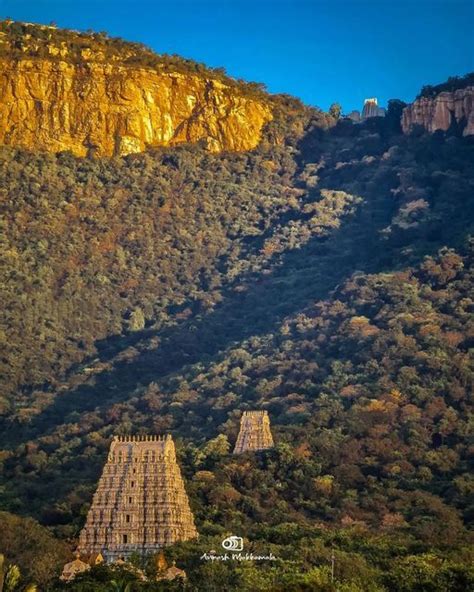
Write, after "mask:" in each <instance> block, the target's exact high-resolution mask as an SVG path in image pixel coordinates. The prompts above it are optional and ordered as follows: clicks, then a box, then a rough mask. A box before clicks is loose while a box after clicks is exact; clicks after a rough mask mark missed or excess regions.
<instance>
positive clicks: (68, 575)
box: [59, 553, 91, 582]
mask: <svg viewBox="0 0 474 592" xmlns="http://www.w3.org/2000/svg"><path fill="white" fill-rule="evenodd" d="M90 568H91V566H90V565H89V564H88V563H86V562H85V561H81V559H80V558H79V553H76V558H75V559H74V561H70V562H69V563H66V565H65V566H64V567H63V573H62V574H61V576H60V577H59V579H60V580H62V581H63V582H72V580H73V579H74V578H75V577H76V576H77V575H79V574H81V573H84V572H85V571H88V570H89V569H90Z"/></svg>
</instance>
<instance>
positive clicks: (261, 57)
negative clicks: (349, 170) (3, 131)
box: [0, 0, 474, 111]
mask: <svg viewBox="0 0 474 592" xmlns="http://www.w3.org/2000/svg"><path fill="white" fill-rule="evenodd" d="M6 16H9V17H11V18H13V19H17V20H24V21H29V22H41V23H49V22H50V21H55V22H56V24H57V25H58V26H60V27H68V28H74V29H80V30H86V29H95V30H99V31H104V30H105V31H107V32H108V33H109V34H110V35H112V36H120V37H123V38H125V39H129V40H133V41H141V42H143V43H145V44H147V45H149V46H150V47H152V48H153V49H154V50H156V51H157V52H166V53H177V54H180V55H182V56H185V57H190V58H193V59H195V60H198V61H200V62H204V63H206V64H208V65H210V66H224V67H225V68H226V70H227V71H228V73H229V74H231V75H232V76H236V77H239V78H244V79H246V80H255V81H259V82H264V83H265V84H266V85H267V86H268V88H269V90H270V91H271V92H286V93H289V94H292V95H295V96H298V97H300V98H301V99H302V100H303V101H305V102H306V103H308V104H312V105H318V106H320V107H322V108H324V109H326V108H327V107H328V106H329V105H330V103H332V102H334V101H338V102H340V103H341V104H342V105H343V108H344V110H345V111H349V110H351V109H354V108H360V107H361V104H362V102H363V99H364V98H365V97H372V96H376V97H378V99H379V103H380V104H382V105H383V104H386V102H387V101H388V99H390V98H400V99H403V100H405V101H410V100H412V99H413V98H414V96H415V95H416V94H417V92H418V91H419V89H420V88H421V86H423V85H424V84H435V83H438V82H442V81H443V80H445V79H446V78H447V77H448V76H451V75H460V74H465V73H466V72H468V71H472V70H474V41H473V39H474V37H473V35H472V23H473V22H474V0H411V1H408V0H402V1H398V2H397V1H395V0H394V1H389V0H377V1H376V0H361V1H358V0H345V1H342V0H293V1H291V0H253V1H250V0H166V1H165V0H0V17H6Z"/></svg>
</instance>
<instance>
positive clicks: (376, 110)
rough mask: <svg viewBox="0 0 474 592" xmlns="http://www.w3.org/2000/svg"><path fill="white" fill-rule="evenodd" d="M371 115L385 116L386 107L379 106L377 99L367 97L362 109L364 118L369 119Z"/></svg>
mask: <svg viewBox="0 0 474 592" xmlns="http://www.w3.org/2000/svg"><path fill="white" fill-rule="evenodd" d="M369 117H385V109H383V108H381V107H379V105H378V101H377V99H376V98H375V97H374V98H373V99H365V101H364V108H363V109H362V119H369Z"/></svg>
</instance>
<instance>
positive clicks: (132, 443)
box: [78, 435, 197, 562]
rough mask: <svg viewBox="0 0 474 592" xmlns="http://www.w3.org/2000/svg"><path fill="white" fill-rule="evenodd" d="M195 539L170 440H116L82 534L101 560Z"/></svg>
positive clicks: (83, 549)
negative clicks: (100, 555) (101, 557)
mask: <svg viewBox="0 0 474 592" xmlns="http://www.w3.org/2000/svg"><path fill="white" fill-rule="evenodd" d="M195 537H197V531H196V528H195V526H194V518H193V515H192V513H191V510H190V508H189V502H188V496H187V494H186V491H185V489H184V483H183V479H182V477H181V472H180V470H179V467H178V464H177V462H176V454H175V447H174V442H173V440H172V438H171V436H169V435H168V436H166V437H160V436H137V437H132V436H125V437H115V438H114V440H113V441H112V444H111V446H110V451H109V456H108V459H107V463H106V465H105V467H104V470H103V473H102V476H101V478H100V480H99V484H98V486H97V491H96V493H95V495H94V499H93V502H92V506H91V508H90V510H89V513H88V515H87V521H86V524H85V526H84V528H83V530H82V532H81V535H80V539H79V547H78V551H79V553H81V555H90V554H93V553H102V555H103V556H104V558H105V559H106V561H108V562H110V561H115V560H116V559H118V558H119V557H128V556H130V555H131V554H132V553H134V552H138V553H140V554H143V553H152V552H156V551H157V550H158V549H160V548H162V547H164V546H166V545H171V544H173V543H175V542H177V541H186V540H189V539H193V538H195Z"/></svg>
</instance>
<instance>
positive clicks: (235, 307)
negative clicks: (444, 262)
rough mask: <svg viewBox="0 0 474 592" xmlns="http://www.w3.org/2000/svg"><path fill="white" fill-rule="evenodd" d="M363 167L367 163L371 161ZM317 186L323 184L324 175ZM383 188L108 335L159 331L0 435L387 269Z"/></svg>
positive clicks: (56, 416)
mask: <svg viewBox="0 0 474 592" xmlns="http://www.w3.org/2000/svg"><path fill="white" fill-rule="evenodd" d="M365 166H366V168H367V170H369V169H370V167H372V166H374V165H373V164H370V163H368V164H367V165H365ZM329 178H330V176H328V179H329ZM329 184H330V185H332V187H331V188H332V189H338V187H337V186H334V183H329ZM321 186H322V187H324V186H325V185H324V174H323V175H322V181H321ZM326 186H327V185H326ZM340 188H341V189H344V185H343V186H341V187H340ZM389 191H390V189H389V188H386V189H385V190H383V191H380V193H379V194H377V195H374V194H373V193H371V192H368V193H367V194H366V195H364V192H363V191H362V192H361V193H360V194H359V195H360V197H362V198H363V202H362V204H361V205H360V206H359V208H358V210H357V212H356V213H355V214H354V215H351V216H348V217H346V219H343V220H342V223H341V226H340V228H339V229H337V230H335V231H333V232H332V233H331V234H330V235H329V236H328V237H326V238H323V239H321V238H312V239H311V240H310V241H309V242H308V243H306V244H305V245H303V246H302V247H301V248H298V249H294V250H291V251H286V252H285V253H283V254H282V255H281V256H280V257H281V259H280V261H279V263H278V264H276V265H275V266H274V267H273V269H272V271H271V273H269V274H268V275H265V274H248V275H247V276H246V277H242V278H239V280H238V283H237V284H235V285H234V286H232V287H230V288H228V289H227V290H226V291H224V293H223V301H222V302H221V304H220V305H218V306H217V307H216V308H215V309H214V310H212V311H211V312H209V313H207V314H198V315H196V316H194V317H193V318H191V319H189V320H187V321H185V322H183V323H181V324H180V325H177V326H173V327H170V328H167V329H164V330H163V331H160V332H156V331H151V330H149V331H146V332H143V333H141V334H139V335H137V336H136V337H130V336H127V337H124V338H112V341H113V346H112V350H113V351H114V352H115V351H120V350H121V349H126V348H128V347H130V345H131V344H132V343H134V342H135V343H137V342H138V341H140V340H147V339H149V338H150V337H154V336H158V337H159V344H158V346H157V347H156V349H153V350H148V351H143V352H140V353H139V354H138V356H137V357H135V358H134V359H132V360H131V361H130V363H128V362H127V361H126V360H125V361H120V362H117V361H116V362H115V364H114V367H113V368H112V369H111V370H109V371H104V372H102V373H101V374H97V375H95V376H94V377H93V378H92V379H90V380H89V381H88V382H87V383H84V384H81V385H80V386H78V387H76V388H75V389H74V390H71V391H66V392H64V393H63V394H61V395H58V396H57V397H56V398H55V400H54V401H53V402H52V403H51V405H50V406H49V407H47V408H46V409H44V410H43V411H42V412H41V413H40V414H39V415H38V416H36V417H35V418H34V419H33V420H32V422H31V423H30V424H29V426H27V427H25V428H18V427H16V428H15V430H12V432H11V433H10V434H9V435H7V434H5V435H4V438H3V439H4V440H5V441H8V442H9V445H10V446H11V445H15V444H19V443H20V442H22V441H26V440H29V439H31V438H34V437H35V436H38V435H40V434H42V435H44V434H46V433H48V432H49V431H51V430H53V429H54V428H55V427H56V426H58V425H60V424H63V423H70V422H71V423H72V422H76V421H77V419H78V418H77V414H80V413H83V412H87V411H92V410H94V409H95V408H96V407H99V408H104V407H106V406H109V405H110V404H112V403H115V402H118V401H123V400H126V399H127V398H128V397H129V396H130V394H131V393H132V391H133V390H134V389H135V388H136V387H137V386H138V385H142V386H146V385H147V384H149V383H150V382H153V381H158V380H160V379H163V378H164V377H166V376H168V375H171V374H173V373H177V372H179V371H180V370H182V369H183V368H184V367H186V366H189V365H191V364H194V363H197V362H201V363H206V362H207V361H209V360H210V359H211V358H212V357H213V356H215V355H217V354H218V353H219V352H221V351H223V350H225V349H226V348H229V347H231V346H232V345H234V344H237V343H239V342H241V341H242V340H245V339H247V338H250V337H251V336H257V335H262V334H265V333H270V332H272V331H273V330H275V328H276V327H277V325H278V323H280V322H281V321H282V319H284V318H285V317H286V316H288V315H292V314H295V313H297V312H299V311H301V310H302V309H304V308H305V307H306V306H307V305H309V304H310V303H312V302H314V301H317V300H320V299H324V298H327V297H328V296H329V295H330V293H331V291H332V290H334V289H335V288H336V287H337V286H338V284H340V283H342V282H343V281H344V280H345V279H346V278H348V277H349V276H350V275H351V274H352V273H353V272H354V271H356V270H358V271H362V272H368V273H374V272H378V271H381V270H387V269H390V268H391V267H392V261H391V258H390V251H389V252H388V253H387V254H384V255H382V252H383V249H382V243H381V240H382V239H381V238H380V231H381V230H382V229H383V228H385V227H386V226H387V225H388V224H389V222H390V219H391V215H392V211H391V209H390V208H389V207H387V205H386V204H387V203H390V201H391V198H390V192H389ZM392 201H393V200H392ZM435 248H436V246H435V245H434V246H433V250H435ZM392 254H393V253H392ZM99 349H100V348H99ZM109 353H110V352H109ZM103 355H104V359H106V358H107V356H108V355H109V354H108V353H107V350H106V349H105V350H103ZM70 414H74V415H70Z"/></svg>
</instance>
